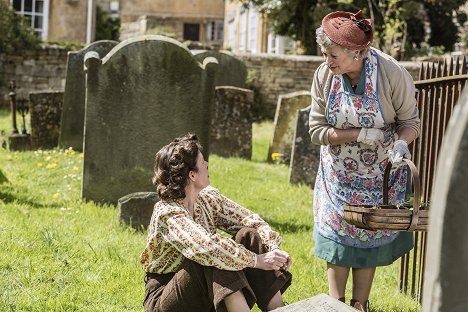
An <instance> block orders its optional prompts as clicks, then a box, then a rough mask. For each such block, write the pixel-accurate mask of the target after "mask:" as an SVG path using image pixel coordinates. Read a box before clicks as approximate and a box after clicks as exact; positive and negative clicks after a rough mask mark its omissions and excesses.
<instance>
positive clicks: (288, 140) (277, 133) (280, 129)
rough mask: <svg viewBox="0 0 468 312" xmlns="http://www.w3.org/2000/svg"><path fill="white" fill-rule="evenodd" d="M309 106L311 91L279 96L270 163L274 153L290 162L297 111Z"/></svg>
mask: <svg viewBox="0 0 468 312" xmlns="http://www.w3.org/2000/svg"><path fill="white" fill-rule="evenodd" d="M309 105H310V92H309V91H298V92H293V93H288V94H282V95H280V96H279V98H278V105H277V106H276V113H275V120H274V132H273V137H272V139H271V141H270V146H269V148H268V157H267V159H268V161H271V160H272V156H271V155H272V153H279V154H281V158H282V160H283V161H285V162H289V161H290V159H291V147H292V143H293V138H294V129H295V126H296V114H297V111H298V110H299V109H302V108H305V107H307V106H309Z"/></svg>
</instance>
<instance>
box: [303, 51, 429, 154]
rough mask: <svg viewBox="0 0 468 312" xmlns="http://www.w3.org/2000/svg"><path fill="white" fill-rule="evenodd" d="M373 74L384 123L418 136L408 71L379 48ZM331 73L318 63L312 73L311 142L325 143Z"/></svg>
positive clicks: (415, 107) (411, 83) (413, 91)
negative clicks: (377, 64)
mask: <svg viewBox="0 0 468 312" xmlns="http://www.w3.org/2000/svg"><path fill="white" fill-rule="evenodd" d="M375 51H377V54H378V58H379V68H378V76H377V81H378V83H377V85H378V97H379V101H380V107H381V108H382V115H383V118H384V120H385V122H386V123H387V124H393V123H395V124H396V130H397V131H399V130H400V129H402V128H411V129H413V130H414V131H415V132H416V134H417V136H419V128H420V120H419V111H418V107H417V105H416V97H415V87H414V81H413V78H412V77H411V75H410V74H409V73H408V71H407V70H406V69H405V68H403V67H402V66H401V65H400V64H399V63H398V62H397V61H396V60H395V59H394V58H392V57H391V56H389V55H387V54H385V53H383V52H381V51H379V50H375ZM332 78H333V73H332V72H331V71H330V70H329V69H328V67H327V65H326V64H325V63H322V64H321V65H320V66H319V67H318V68H317V70H316V71H315V74H314V80H313V82H312V88H311V96H312V107H311V110H310V115H309V133H310V136H311V139H312V143H314V144H317V145H329V144H330V142H329V141H328V129H330V128H331V127H332V126H331V125H330V124H328V122H327V119H326V116H325V109H326V104H327V100H328V94H329V90H330V84H331V81H332Z"/></svg>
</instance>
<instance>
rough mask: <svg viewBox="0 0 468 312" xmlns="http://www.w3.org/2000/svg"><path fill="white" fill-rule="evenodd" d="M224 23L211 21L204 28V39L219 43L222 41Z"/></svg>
mask: <svg viewBox="0 0 468 312" xmlns="http://www.w3.org/2000/svg"><path fill="white" fill-rule="evenodd" d="M223 32H224V22H223V21H222V20H220V21H211V22H208V24H207V27H206V39H207V40H208V41H219V40H223Z"/></svg>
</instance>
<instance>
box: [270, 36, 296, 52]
mask: <svg viewBox="0 0 468 312" xmlns="http://www.w3.org/2000/svg"><path fill="white" fill-rule="evenodd" d="M295 50H296V44H295V42H294V41H293V40H292V39H291V38H289V37H285V36H278V35H276V34H275V33H274V32H273V31H270V33H269V34H268V48H267V52H268V53H273V54H288V53H291V52H294V51H295Z"/></svg>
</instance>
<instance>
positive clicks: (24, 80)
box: [0, 46, 68, 108]
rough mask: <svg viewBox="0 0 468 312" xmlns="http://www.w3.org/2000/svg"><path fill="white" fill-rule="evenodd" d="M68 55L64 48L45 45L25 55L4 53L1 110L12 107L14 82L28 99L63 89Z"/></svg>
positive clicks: (0, 72) (0, 75) (0, 73)
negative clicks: (10, 96)
mask: <svg viewBox="0 0 468 312" xmlns="http://www.w3.org/2000/svg"><path fill="white" fill-rule="evenodd" d="M67 53H68V50H66V49H65V48H63V47H59V46H43V47H41V48H40V49H37V50H31V51H26V52H24V53H22V54H16V55H6V54H0V108H1V107H5V106H8V105H9V104H8V103H9V102H8V82H9V81H10V80H15V81H16V85H17V87H18V89H17V91H16V92H17V94H18V95H19V96H21V97H24V98H27V97H28V94H29V93H30V92H36V91H41V92H42V91H52V90H55V91H56V90H63V89H64V87H65V75H66V67H67Z"/></svg>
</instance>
